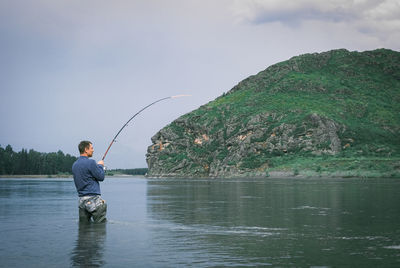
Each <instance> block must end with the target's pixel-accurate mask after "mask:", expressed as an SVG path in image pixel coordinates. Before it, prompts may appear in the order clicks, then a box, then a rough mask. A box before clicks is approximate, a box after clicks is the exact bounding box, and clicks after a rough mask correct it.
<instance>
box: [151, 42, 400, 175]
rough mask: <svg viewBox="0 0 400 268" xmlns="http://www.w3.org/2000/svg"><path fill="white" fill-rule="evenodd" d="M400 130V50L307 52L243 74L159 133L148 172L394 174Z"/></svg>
mask: <svg viewBox="0 0 400 268" xmlns="http://www.w3.org/2000/svg"><path fill="white" fill-rule="evenodd" d="M399 134H400V53H399V52H396V51H391V50H387V49H379V50H374V51H366V52H361V53H359V52H349V51H347V50H333V51H329V52H325V53H320V54H316V53H315V54H306V55H301V56H298V57H294V58H291V59H290V60H288V61H284V62H281V63H278V64H275V65H272V66H270V67H269V68H267V69H266V70H264V71H262V72H260V73H258V74H257V75H254V76H251V77H249V78H247V79H245V80H243V81H242V82H240V83H239V84H238V85H237V86H235V87H234V88H233V89H232V90H230V91H229V92H228V93H227V94H224V95H223V96H221V97H219V98H217V99H216V100H214V101H212V102H210V103H208V104H206V105H204V106H202V107H200V108H199V109H197V110H195V111H193V112H191V113H189V114H186V115H184V116H183V117H181V118H179V119H177V120H175V121H174V122H172V123H171V124H170V125H168V126H167V127H166V128H164V129H163V130H161V131H160V132H159V133H157V134H156V135H155V136H154V137H153V145H152V146H151V147H149V154H148V163H149V169H150V170H149V174H155V175H163V176H164V175H169V174H171V175H182V176H185V175H188V176H235V175H238V176H241V175H243V176H251V175H255V176H260V175H262V174H265V175H266V176H267V175H268V174H269V172H271V171H274V170H286V171H292V172H293V173H296V174H297V173H307V172H308V173H310V172H317V173H322V172H325V173H326V172H329V173H332V172H336V173H337V172H341V173H343V174H344V175H346V174H353V173H354V174H355V175H357V174H358V173H360V174H361V173H363V174H369V175H371V176H383V175H385V176H386V175H388V176H397V175H398V174H399V173H398V172H399V169H400V135H399ZM163 144H164V145H165V144H167V146H163ZM157 145H160V147H158V149H160V148H162V149H161V150H154V148H155V147H157ZM179 165H180V166H182V167H180V168H179V169H176V170H174V169H175V168H176V167H177V166H179ZM350 171H351V172H350ZM361 175H362V174H361Z"/></svg>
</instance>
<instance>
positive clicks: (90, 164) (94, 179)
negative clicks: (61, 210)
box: [72, 156, 104, 196]
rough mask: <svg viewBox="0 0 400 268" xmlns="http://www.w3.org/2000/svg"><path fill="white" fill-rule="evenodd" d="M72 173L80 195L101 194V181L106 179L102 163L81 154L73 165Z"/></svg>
mask: <svg viewBox="0 0 400 268" xmlns="http://www.w3.org/2000/svg"><path fill="white" fill-rule="evenodd" d="M72 174H74V182H75V186H76V190H77V191H78V195H79V196H86V195H100V194H101V192H100V184H99V181H104V169H103V166H102V165H98V164H97V163H96V161H94V160H93V159H89V158H88V157H86V156H80V157H79V158H78V160H76V161H75V163H74V164H73V165H72Z"/></svg>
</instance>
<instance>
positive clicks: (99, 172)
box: [90, 160, 105, 181]
mask: <svg viewBox="0 0 400 268" xmlns="http://www.w3.org/2000/svg"><path fill="white" fill-rule="evenodd" d="M103 167H104V162H103V160H100V161H99V162H98V163H97V164H96V161H94V160H93V161H92V165H91V166H90V172H91V173H92V175H93V177H94V178H95V179H96V180H98V181H104V177H105V173H104V168H103Z"/></svg>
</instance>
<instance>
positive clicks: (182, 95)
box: [171, 94, 192, 99]
mask: <svg viewBox="0 0 400 268" xmlns="http://www.w3.org/2000/svg"><path fill="white" fill-rule="evenodd" d="M190 96H192V95H185V94H181V95H175V96H171V98H173V99H174V98H180V97H190Z"/></svg>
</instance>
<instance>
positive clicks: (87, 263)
mask: <svg viewBox="0 0 400 268" xmlns="http://www.w3.org/2000/svg"><path fill="white" fill-rule="evenodd" d="M105 237H106V223H79V233H78V239H77V240H76V244H75V248H74V250H73V251H72V254H71V264H72V267H101V266H103V265H104V264H105V261H104V260H103V254H104V241H105Z"/></svg>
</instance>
